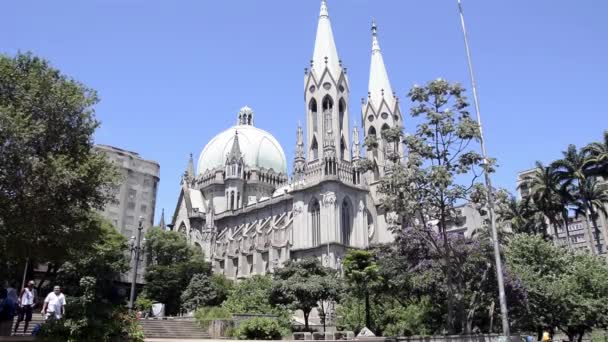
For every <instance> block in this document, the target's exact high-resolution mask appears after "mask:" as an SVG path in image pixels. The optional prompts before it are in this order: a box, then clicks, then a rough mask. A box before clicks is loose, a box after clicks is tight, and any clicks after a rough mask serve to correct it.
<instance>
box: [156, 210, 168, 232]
mask: <svg viewBox="0 0 608 342" xmlns="http://www.w3.org/2000/svg"><path fill="white" fill-rule="evenodd" d="M158 226H159V227H160V229H161V230H167V225H166V224H165V208H163V211H162V212H161V214H160V222H159V223H158Z"/></svg>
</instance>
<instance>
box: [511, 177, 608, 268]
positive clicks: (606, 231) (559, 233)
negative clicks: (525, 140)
mask: <svg viewBox="0 0 608 342" xmlns="http://www.w3.org/2000/svg"><path fill="white" fill-rule="evenodd" d="M534 173H535V169H529V170H525V171H522V172H520V173H518V175H517V190H518V192H519V196H520V197H521V198H522V199H528V198H529V197H530V196H531V189H530V184H529V183H530V181H529V179H530V178H531V177H533V176H534ZM607 210H608V206H607ZM596 224H597V228H598V231H599V234H598V232H596V231H595V227H594V225H593V223H592V221H591V220H590V219H588V218H587V217H586V216H585V215H578V216H576V215H574V212H573V211H572V210H571V213H570V217H569V220H568V231H566V225H565V224H563V222H562V223H561V224H557V225H553V224H549V221H548V220H547V225H548V226H547V227H548V228H547V234H549V236H551V237H552V238H553V241H554V242H555V243H556V244H557V245H560V246H564V247H568V246H570V248H572V249H574V250H588V251H595V250H598V249H599V252H600V254H603V255H606V256H608V254H607V252H608V249H607V247H606V240H607V237H608V220H607V218H606V217H604V216H603V215H602V214H600V215H598V218H597V220H596ZM568 239H569V240H570V241H568ZM598 240H599V245H598Z"/></svg>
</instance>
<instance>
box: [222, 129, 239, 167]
mask: <svg viewBox="0 0 608 342" xmlns="http://www.w3.org/2000/svg"><path fill="white" fill-rule="evenodd" d="M241 157H242V154H241V145H240V144H239V131H237V130H235V131H234V140H233V141H232V148H230V153H228V157H227V158H226V164H228V163H234V162H237V161H239V160H241Z"/></svg>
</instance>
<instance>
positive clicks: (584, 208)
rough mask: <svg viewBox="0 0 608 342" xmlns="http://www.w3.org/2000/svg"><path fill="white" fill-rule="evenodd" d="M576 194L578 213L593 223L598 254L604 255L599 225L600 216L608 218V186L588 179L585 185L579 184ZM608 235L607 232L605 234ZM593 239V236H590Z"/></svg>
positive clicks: (607, 240) (607, 238)
mask: <svg viewBox="0 0 608 342" xmlns="http://www.w3.org/2000/svg"><path fill="white" fill-rule="evenodd" d="M577 190H578V191H577V193H576V202H575V203H576V213H577V215H578V214H583V215H585V216H586V217H587V218H588V219H589V218H591V221H592V222H593V230H594V232H595V242H596V249H595V250H596V252H597V254H601V253H602V245H601V243H600V229H599V228H598V225H597V219H598V216H599V214H603V215H604V218H606V217H608V212H607V210H606V204H608V185H607V184H605V183H604V184H602V183H600V182H599V181H598V180H597V179H596V178H595V177H591V178H587V179H586V180H585V181H584V182H583V183H581V184H579V187H578V189H577ZM603 233H604V234H605V233H606V232H605V231H604V232H603ZM589 236H590V238H591V234H590V235H589ZM604 241H605V242H608V236H604Z"/></svg>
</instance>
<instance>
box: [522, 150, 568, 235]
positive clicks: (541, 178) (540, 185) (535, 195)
mask: <svg viewBox="0 0 608 342" xmlns="http://www.w3.org/2000/svg"><path fill="white" fill-rule="evenodd" d="M523 184H526V185H527V186H529V187H530V198H531V200H532V201H533V203H534V206H535V207H536V208H537V209H538V211H540V212H542V213H543V215H544V216H545V217H546V218H547V220H548V221H549V223H550V224H551V225H552V226H553V228H554V229H555V230H556V232H557V226H558V223H559V218H560V216H561V215H562V213H563V212H564V207H563V205H562V202H563V198H562V197H561V196H560V194H559V188H560V180H559V178H558V177H557V175H556V174H555V172H554V168H553V167H551V166H544V165H543V164H542V163H541V162H539V161H537V162H536V168H535V169H534V174H532V175H531V176H529V177H526V178H525V179H524V183H522V184H521V185H520V186H522V185H523ZM565 223H566V235H567V244H568V247H570V233H569V230H568V227H567V221H566V222H565Z"/></svg>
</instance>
